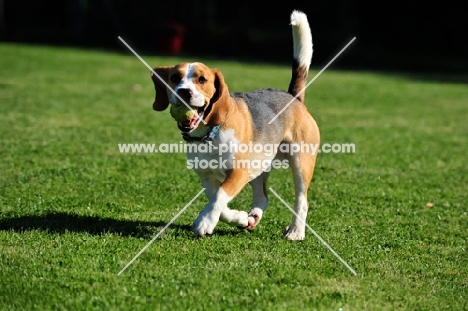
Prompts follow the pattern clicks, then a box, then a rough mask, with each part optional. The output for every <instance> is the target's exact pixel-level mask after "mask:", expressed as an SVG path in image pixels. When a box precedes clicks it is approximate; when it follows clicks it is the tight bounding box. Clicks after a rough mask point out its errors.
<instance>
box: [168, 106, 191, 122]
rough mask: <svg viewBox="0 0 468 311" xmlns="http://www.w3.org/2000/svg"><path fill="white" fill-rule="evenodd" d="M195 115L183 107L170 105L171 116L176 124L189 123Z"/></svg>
mask: <svg viewBox="0 0 468 311" xmlns="http://www.w3.org/2000/svg"><path fill="white" fill-rule="evenodd" d="M195 114H196V111H195V110H193V109H189V108H187V106H185V105H175V104H171V116H172V117H173V118H174V120H176V121H177V122H186V121H190V120H191V119H192V118H193V117H194V116H195Z"/></svg>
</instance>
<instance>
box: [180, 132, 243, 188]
mask: <svg viewBox="0 0 468 311" xmlns="http://www.w3.org/2000/svg"><path fill="white" fill-rule="evenodd" d="M238 146H239V140H238V139H237V138H236V137H235V135H234V130H232V129H229V130H222V131H220V132H219V134H218V135H217V136H216V137H215V138H214V139H213V140H212V141H210V142H194V143H190V144H188V145H187V158H188V163H189V167H190V168H192V169H193V170H194V171H195V172H196V173H197V174H198V175H199V176H201V177H210V178H215V179H217V180H219V181H220V182H222V181H224V179H225V178H226V172H227V171H228V170H229V169H232V168H233V167H234V165H235V153H236V151H237V150H238V148H237V147H238Z"/></svg>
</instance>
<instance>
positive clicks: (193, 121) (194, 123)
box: [177, 107, 204, 133]
mask: <svg viewBox="0 0 468 311" xmlns="http://www.w3.org/2000/svg"><path fill="white" fill-rule="evenodd" d="M193 109H194V110H195V111H196V112H197V113H195V114H194V115H193V116H192V117H191V118H190V120H187V121H183V122H177V126H178V127H179V130H181V131H182V132H185V133H187V132H191V131H193V130H194V129H196V128H197V127H198V124H200V121H201V120H202V118H203V110H204V107H193Z"/></svg>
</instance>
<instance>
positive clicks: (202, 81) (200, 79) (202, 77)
mask: <svg viewBox="0 0 468 311" xmlns="http://www.w3.org/2000/svg"><path fill="white" fill-rule="evenodd" d="M205 82H206V78H205V77H204V76H201V77H200V78H198V83H200V84H204V83H205Z"/></svg>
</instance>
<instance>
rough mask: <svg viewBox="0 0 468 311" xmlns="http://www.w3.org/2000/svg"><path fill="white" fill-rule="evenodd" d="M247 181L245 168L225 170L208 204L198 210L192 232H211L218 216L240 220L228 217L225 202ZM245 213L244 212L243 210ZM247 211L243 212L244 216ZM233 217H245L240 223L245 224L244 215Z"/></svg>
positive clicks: (230, 221) (224, 218)
mask: <svg viewBox="0 0 468 311" xmlns="http://www.w3.org/2000/svg"><path fill="white" fill-rule="evenodd" d="M247 182H248V173H247V171H245V170H240V169H237V170H234V169H233V170H230V171H228V172H227V175H226V179H225V180H224V182H223V183H222V184H221V186H220V187H219V188H218V189H217V190H216V191H215V192H214V193H213V195H212V196H211V197H210V198H209V200H210V201H209V202H208V204H207V205H206V206H205V208H204V209H203V210H202V211H201V212H200V214H199V215H198V217H197V219H196V220H195V222H194V223H193V232H194V233H195V234H196V235H198V236H205V235H206V234H212V233H213V230H214V228H215V227H216V225H217V224H218V221H219V219H220V217H222V218H223V219H222V220H223V221H226V222H228V223H234V222H235V221H240V220H236V219H230V218H231V217H233V215H232V212H237V211H231V210H229V208H228V207H227V204H228V203H229V202H230V201H231V200H232V199H233V198H234V197H235V196H236V195H237V194H238V193H239V192H240V191H241V190H242V188H243V187H244V185H245V184H246V183H247ZM244 213H245V212H244ZM246 215H247V213H245V215H243V216H246ZM233 218H237V219H239V218H245V219H242V221H241V224H240V225H245V224H244V223H245V222H246V221H247V218H246V217H233Z"/></svg>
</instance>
